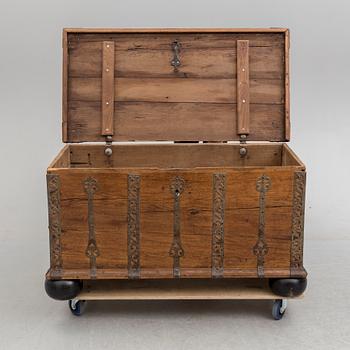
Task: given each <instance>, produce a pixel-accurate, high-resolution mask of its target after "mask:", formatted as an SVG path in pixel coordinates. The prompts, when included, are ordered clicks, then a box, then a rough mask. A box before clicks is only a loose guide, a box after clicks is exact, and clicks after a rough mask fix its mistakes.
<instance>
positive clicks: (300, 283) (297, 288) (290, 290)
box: [269, 278, 307, 298]
mask: <svg viewBox="0 0 350 350" xmlns="http://www.w3.org/2000/svg"><path fill="white" fill-rule="evenodd" d="M269 285H270V288H271V290H272V291H273V292H274V293H275V294H277V295H280V296H281V297H288V298H292V297H298V296H299V295H301V294H303V292H304V291H305V289H306V285H307V280H306V278H278V279H270V280H269Z"/></svg>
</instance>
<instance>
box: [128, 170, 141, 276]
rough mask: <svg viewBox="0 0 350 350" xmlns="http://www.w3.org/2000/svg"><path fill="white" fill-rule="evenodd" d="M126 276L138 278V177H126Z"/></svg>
mask: <svg viewBox="0 0 350 350" xmlns="http://www.w3.org/2000/svg"><path fill="white" fill-rule="evenodd" d="M128 274H129V278H139V277H140V176H138V175H128Z"/></svg>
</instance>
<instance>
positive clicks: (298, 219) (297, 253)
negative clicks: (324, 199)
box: [290, 171, 306, 276]
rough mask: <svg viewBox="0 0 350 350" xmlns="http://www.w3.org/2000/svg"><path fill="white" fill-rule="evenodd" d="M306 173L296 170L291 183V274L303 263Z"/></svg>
mask: <svg viewBox="0 0 350 350" xmlns="http://www.w3.org/2000/svg"><path fill="white" fill-rule="evenodd" d="M305 182H306V173H305V172H304V171H297V172H295V174H294V184H293V212H292V244H291V261H290V273H291V275H292V276H293V275H294V274H295V273H296V272H297V270H300V269H301V268H302V265H303V244H304V210H305Z"/></svg>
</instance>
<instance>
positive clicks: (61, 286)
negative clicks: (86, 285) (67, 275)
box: [45, 280, 83, 300]
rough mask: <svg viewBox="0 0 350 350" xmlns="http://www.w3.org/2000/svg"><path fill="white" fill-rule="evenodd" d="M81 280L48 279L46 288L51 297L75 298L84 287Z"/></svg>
mask: <svg viewBox="0 0 350 350" xmlns="http://www.w3.org/2000/svg"><path fill="white" fill-rule="evenodd" d="M82 286H83V285H82V282H81V281H79V280H46V281H45V290H46V293H47V295H48V296H49V297H51V298H53V299H56V300H70V299H74V298H75V297H76V296H77V295H78V294H79V293H80V291H81V289H82Z"/></svg>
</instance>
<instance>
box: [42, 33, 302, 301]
mask: <svg viewBox="0 0 350 350" xmlns="http://www.w3.org/2000/svg"><path fill="white" fill-rule="evenodd" d="M288 61H289V32H288V30H286V29H170V30H168V29H164V30H163V29H146V30H141V29H135V30H129V29H128V30H125V29H122V30H119V29H111V30H110V29H106V30H104V29H101V30H99V29H91V30H90V29H66V30H64V32H63V128H62V130H63V141H64V142H66V143H68V145H66V146H65V147H64V148H63V150H62V151H61V152H60V154H59V155H58V156H57V157H56V159H55V160H54V161H53V162H52V163H51V165H50V166H49V168H48V170H47V188H48V210H49V231H50V261H51V263H50V269H49V271H48V273H47V275H46V283H47V288H46V289H47V291H48V294H49V295H50V296H52V297H55V298H58V299H69V298H72V297H74V295H75V294H76V293H77V291H78V290H79V285H80V284H79V281H82V280H90V279H97V280H99V279H173V278H204V279H214V278H270V279H273V280H272V281H277V284H278V283H279V284H278V286H277V287H276V288H275V289H276V290H277V292H278V293H280V294H283V293H289V295H290V294H293V293H294V294H298V293H300V290H301V289H302V290H304V289H305V282H306V280H305V277H306V271H305V269H304V267H303V221H304V195H305V166H304V165H303V163H302V162H301V161H300V160H299V159H298V157H297V156H296V155H295V154H294V153H293V152H292V151H291V149H290V148H289V147H288V146H287V145H286V143H284V142H285V141H288V140H289V133H290V124H289V70H288V67H289V62H288ZM124 141H139V142H129V143H125V142H124ZM145 141H153V142H152V143H150V142H145ZM155 141H168V142H155ZM169 141H170V142H169ZM174 141H175V142H174ZM84 142H91V143H90V144H86V143H84ZM97 142H100V144H98V143H97ZM112 142H115V143H113V144H112ZM76 143H79V144H76ZM281 281H282V282H281ZM286 282H288V283H289V284H288V283H287V284H288V287H287V289H288V290H287V291H286V290H282V289H283V288H282V289H281V283H282V284H283V285H284V287H285V286H286ZM62 286H63V287H62ZM278 288H279V289H278Z"/></svg>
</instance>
